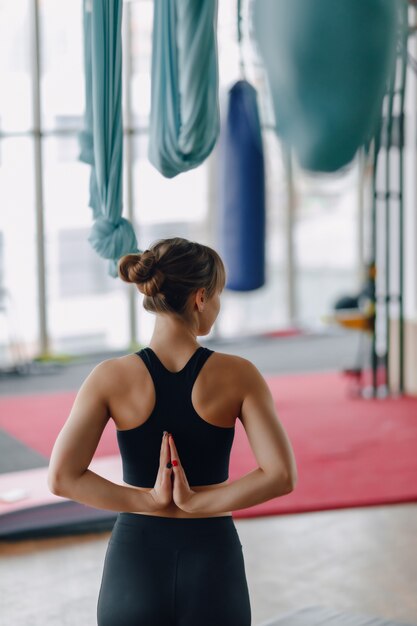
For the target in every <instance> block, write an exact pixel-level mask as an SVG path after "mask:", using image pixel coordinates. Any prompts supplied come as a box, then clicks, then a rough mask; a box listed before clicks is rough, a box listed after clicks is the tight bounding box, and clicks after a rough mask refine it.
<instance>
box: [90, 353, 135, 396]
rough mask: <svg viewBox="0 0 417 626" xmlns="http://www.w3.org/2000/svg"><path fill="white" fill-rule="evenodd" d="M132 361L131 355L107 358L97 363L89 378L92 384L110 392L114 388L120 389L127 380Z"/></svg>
mask: <svg viewBox="0 0 417 626" xmlns="http://www.w3.org/2000/svg"><path fill="white" fill-rule="evenodd" d="M137 360H139V359H137ZM131 361H132V359H131V355H124V356H121V357H113V358H110V359H105V360H104V361H100V362H99V363H97V365H95V367H94V368H93V369H92V370H91V372H90V374H89V376H88V378H89V379H91V383H92V384H95V385H97V387H100V388H101V389H103V390H106V391H107V393H108V394H109V393H111V392H112V390H116V389H117V390H119V389H120V387H121V385H123V383H125V382H126V375H127V373H128V371H129V370H130V368H131V366H130V363H131Z"/></svg>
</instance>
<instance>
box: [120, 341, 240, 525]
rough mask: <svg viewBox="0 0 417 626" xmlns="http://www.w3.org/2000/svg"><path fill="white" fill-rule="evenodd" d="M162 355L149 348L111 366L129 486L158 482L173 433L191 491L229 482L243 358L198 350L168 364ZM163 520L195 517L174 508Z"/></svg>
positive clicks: (125, 357) (166, 353)
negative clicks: (163, 443) (165, 440)
mask: <svg viewBox="0 0 417 626" xmlns="http://www.w3.org/2000/svg"><path fill="white" fill-rule="evenodd" d="M159 352H160V351H159V350H158V354H157V353H156V351H155V350H153V349H152V348H150V347H149V346H148V347H146V348H144V349H142V350H140V351H139V352H137V353H135V354H130V355H127V356H124V357H121V358H118V359H113V360H112V367H111V368H108V372H109V385H111V389H112V390H114V393H113V394H112V393H110V394H109V408H110V414H111V416H112V418H113V420H114V423H115V425H116V429H117V439H118V443H119V448H120V452H121V456H122V460H123V478H124V481H125V484H129V485H134V486H136V487H139V488H143V489H149V488H150V487H152V486H153V485H154V483H155V477H156V473H157V469H158V451H159V448H160V439H161V435H162V432H163V430H168V431H169V432H171V433H172V434H173V436H174V438H175V441H176V445H177V449H178V452H179V454H180V457H181V462H182V465H183V467H184V469H185V471H186V474H187V477H188V480H189V483H190V486H191V487H192V488H194V487H195V488H196V489H195V490H196V491H197V490H198V488H199V487H200V488H203V487H207V486H212V487H213V486H215V485H218V484H222V483H227V482H228V465H229V455H230V448H231V445H232V443H233V437H234V426H235V421H236V418H237V417H239V414H240V408H241V404H242V397H243V391H242V389H241V383H242V378H243V377H242V371H241V370H242V362H243V361H244V359H242V358H241V357H238V356H233V355H228V354H223V353H218V352H214V351H213V350H210V349H208V348H205V347H203V346H199V347H197V349H196V350H195V351H194V352H193V353H192V354H191V355H188V358H187V355H185V356H184V357H183V358H182V359H179V358H178V356H177V358H176V359H175V363H174V359H173V358H172V355H171V362H170V364H169V365H168V359H169V356H170V355H169V352H168V350H166V351H165V354H164V355H162V354H159ZM138 357H140V358H138ZM110 378H111V380H110ZM161 514H162V513H161ZM224 514H225V515H227V514H230V512H229V513H224ZM163 515H166V516H173V515H174V516H179V517H185V516H191V515H190V514H187V513H185V512H184V511H182V510H181V509H180V508H178V507H176V505H175V503H173V506H172V507H171V508H170V509H169V510H168V509H166V511H164V512H163Z"/></svg>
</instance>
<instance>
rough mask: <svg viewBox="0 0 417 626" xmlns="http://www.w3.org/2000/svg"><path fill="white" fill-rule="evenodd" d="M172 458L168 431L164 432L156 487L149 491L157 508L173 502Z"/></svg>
mask: <svg viewBox="0 0 417 626" xmlns="http://www.w3.org/2000/svg"><path fill="white" fill-rule="evenodd" d="M170 460H171V452H170V447H169V442H168V433H167V432H164V434H163V437H162V443H161V451H160V455H159V469H158V474H157V476H156V481H155V485H154V487H153V488H152V489H151V490H150V491H149V492H148V493H149V494H150V496H151V497H152V499H153V501H154V503H155V510H157V511H158V510H160V509H164V508H165V507H167V506H168V505H169V504H171V502H173V496H172V493H173V487H172V480H171V474H172V468H169V467H167V463H168V462H169V461H170Z"/></svg>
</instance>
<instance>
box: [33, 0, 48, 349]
mask: <svg viewBox="0 0 417 626" xmlns="http://www.w3.org/2000/svg"><path fill="white" fill-rule="evenodd" d="M31 10H32V19H31V23H32V24H33V30H32V106H33V147H34V168H35V211H36V269H37V280H38V285H37V286H38V303H39V349H40V356H46V355H48V354H49V337H48V318H47V296H46V278H45V276H46V262H45V227H44V214H43V203H44V200H43V183H42V172H43V166H42V114H41V93H40V79H41V70H40V34H39V7H38V2H37V0H32V3H31Z"/></svg>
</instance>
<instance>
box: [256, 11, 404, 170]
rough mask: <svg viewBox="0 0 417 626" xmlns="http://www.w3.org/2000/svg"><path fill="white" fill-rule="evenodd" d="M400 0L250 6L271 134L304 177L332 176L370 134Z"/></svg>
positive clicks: (394, 35)
mask: <svg viewBox="0 0 417 626" xmlns="http://www.w3.org/2000/svg"><path fill="white" fill-rule="evenodd" d="M399 2H401V0H361V1H360V2H358V1H357V0H338V1H337V2H334V1H333V0H315V2H311V0H291V2H288V0H254V3H253V12H252V15H253V32H254V36H255V40H256V42H257V45H258V48H259V52H260V54H261V57H262V59H263V62H264V66H265V71H266V74H267V77H268V82H269V87H270V92H271V96H272V102H273V108H274V114H275V124H276V132H277V134H278V135H279V136H280V138H281V140H282V141H283V142H284V143H285V144H286V145H287V147H288V148H292V149H293V150H294V153H295V155H296V157H297V159H298V161H299V163H300V165H301V166H302V167H303V168H305V169H307V170H310V171H317V172H334V171H336V170H338V169H340V168H342V167H344V166H346V165H347V164H348V163H350V162H351V161H352V159H353V158H354V156H355V153H356V151H357V150H358V148H359V147H360V146H362V145H364V144H366V143H367V141H369V140H370V139H371V138H372V136H373V135H374V133H375V130H376V126H377V123H378V119H379V115H380V110H381V102H382V99H383V96H384V93H385V90H386V82H387V77H388V76H389V74H390V71H391V68H392V65H393V62H394V58H395V44H396V40H397V16H398V6H399Z"/></svg>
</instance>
